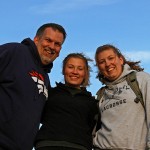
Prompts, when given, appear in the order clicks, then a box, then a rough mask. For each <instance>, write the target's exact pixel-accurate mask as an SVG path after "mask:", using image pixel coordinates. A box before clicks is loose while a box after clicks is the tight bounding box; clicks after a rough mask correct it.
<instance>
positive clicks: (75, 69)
mask: <svg viewBox="0 0 150 150" xmlns="http://www.w3.org/2000/svg"><path fill="white" fill-rule="evenodd" d="M64 78H65V84H66V85H69V86H72V87H75V88H78V89H79V88H80V86H81V85H82V83H83V81H84V79H85V78H86V65H85V62H84V60H82V59H80V58H73V57H71V58H69V59H68V61H67V63H66V65H65V68H64Z"/></svg>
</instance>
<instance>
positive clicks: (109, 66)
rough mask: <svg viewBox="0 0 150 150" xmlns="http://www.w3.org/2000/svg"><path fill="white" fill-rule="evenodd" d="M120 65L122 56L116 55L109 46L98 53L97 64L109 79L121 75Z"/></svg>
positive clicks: (112, 79) (111, 79) (114, 78)
mask: <svg viewBox="0 0 150 150" xmlns="http://www.w3.org/2000/svg"><path fill="white" fill-rule="evenodd" d="M122 65H123V58H122V57H118V56H117V54H115V53H114V51H113V49H111V48H110V49H107V50H104V51H102V52H100V53H99V54H98V59H97V66H98V68H99V70H100V72H101V74H102V75H104V77H105V78H107V79H108V80H109V81H114V80H116V79H117V78H118V77H119V76H120V75H121V73H122Z"/></svg>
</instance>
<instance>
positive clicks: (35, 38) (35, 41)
mask: <svg viewBox="0 0 150 150" xmlns="http://www.w3.org/2000/svg"><path fill="white" fill-rule="evenodd" d="M33 41H34V43H35V44H37V43H38V41H39V37H37V36H35V37H34V39H33Z"/></svg>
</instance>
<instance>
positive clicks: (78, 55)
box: [62, 53, 93, 87]
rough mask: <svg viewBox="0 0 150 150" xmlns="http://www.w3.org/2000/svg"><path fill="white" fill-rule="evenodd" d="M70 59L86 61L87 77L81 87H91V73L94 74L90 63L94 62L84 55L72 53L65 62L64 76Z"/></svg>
mask: <svg viewBox="0 0 150 150" xmlns="http://www.w3.org/2000/svg"><path fill="white" fill-rule="evenodd" d="M70 58H80V59H82V60H84V62H85V66H86V76H85V79H84V81H83V83H82V84H81V86H82V87H86V86H89V85H90V79H89V78H90V72H92V69H91V67H90V65H89V62H92V61H93V60H92V59H90V58H88V57H86V56H85V55H84V54H83V53H70V54H68V55H67V56H66V57H65V59H64V60H63V66H62V74H64V71H65V67H66V64H67V62H68V60H69V59H70Z"/></svg>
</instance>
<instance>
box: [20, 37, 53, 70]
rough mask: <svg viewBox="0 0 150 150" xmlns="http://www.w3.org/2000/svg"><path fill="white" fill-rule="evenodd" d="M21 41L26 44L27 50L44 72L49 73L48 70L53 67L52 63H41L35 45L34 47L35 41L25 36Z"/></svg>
mask: <svg viewBox="0 0 150 150" xmlns="http://www.w3.org/2000/svg"><path fill="white" fill-rule="evenodd" d="M21 43H22V44H24V45H26V46H27V47H28V48H29V50H30V52H31V54H32V56H33V58H34V61H35V63H36V64H38V65H40V66H41V67H42V68H43V70H44V71H45V72H46V73H50V71H51V69H52V67H53V63H50V64H48V65H43V64H42V62H41V58H40V55H39V53H38V50H37V47H36V45H35V43H34V42H33V40H31V39H30V38H26V39H24V40H23V41H22V42H21Z"/></svg>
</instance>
